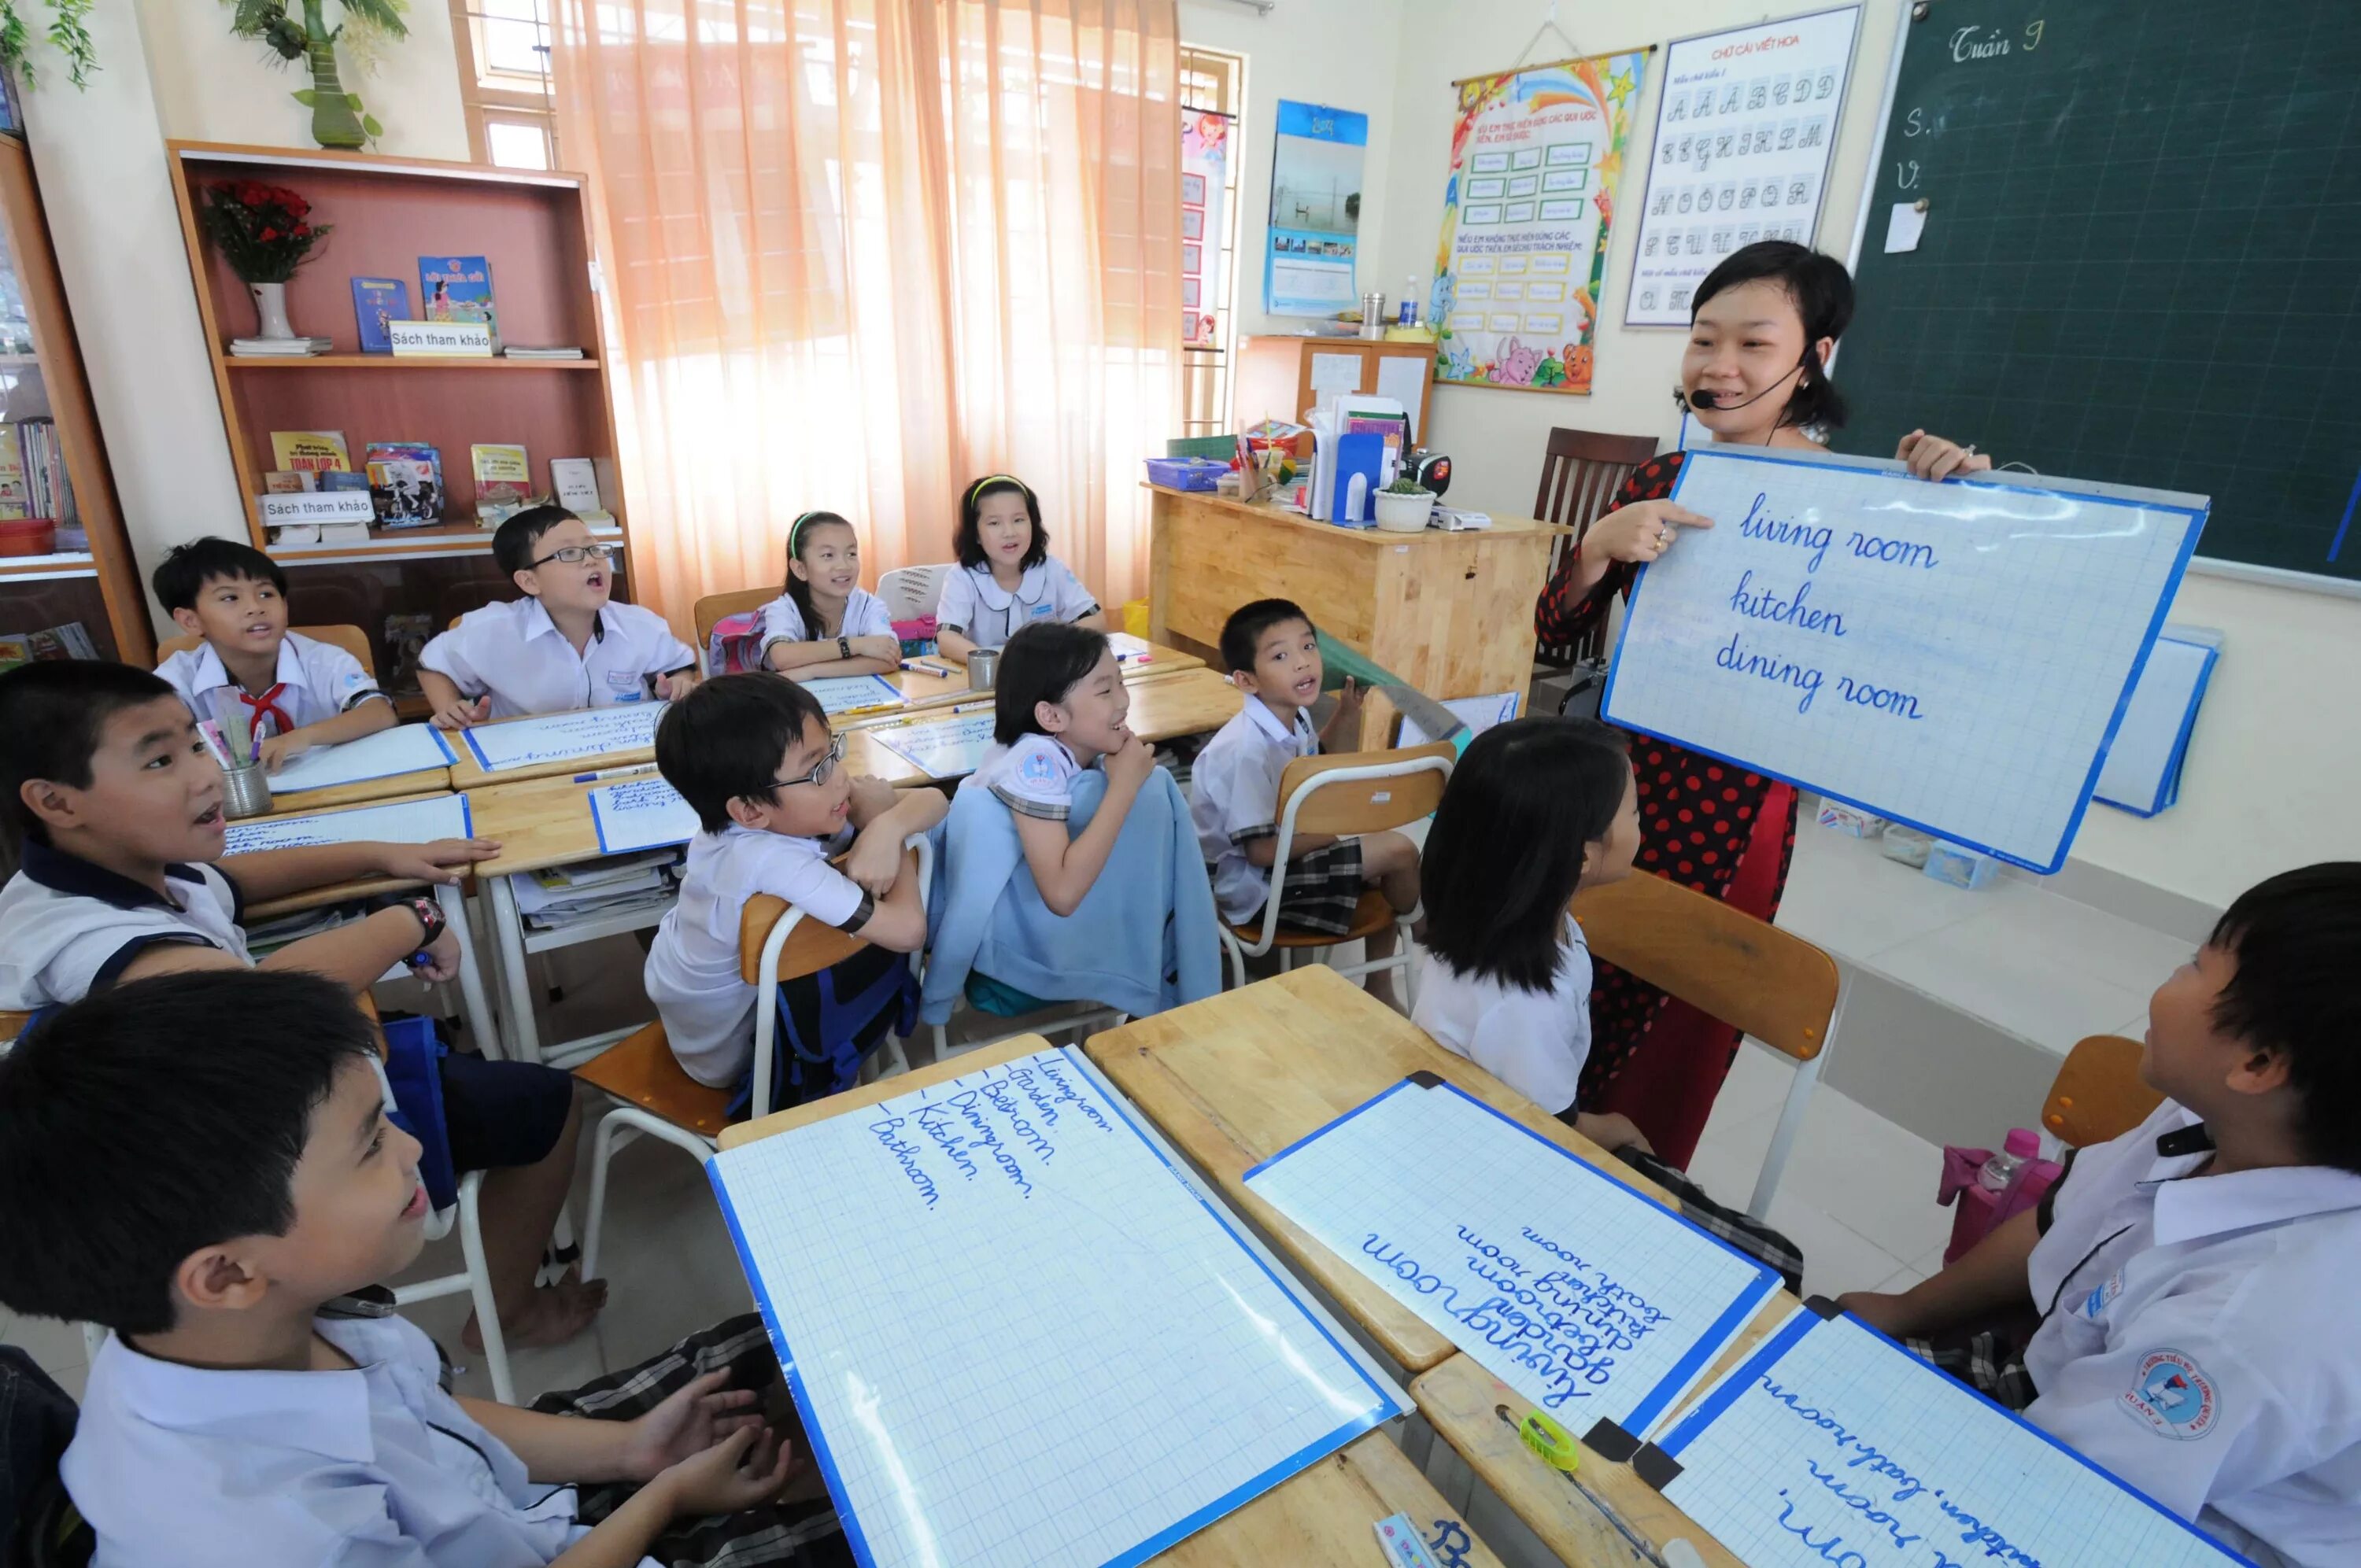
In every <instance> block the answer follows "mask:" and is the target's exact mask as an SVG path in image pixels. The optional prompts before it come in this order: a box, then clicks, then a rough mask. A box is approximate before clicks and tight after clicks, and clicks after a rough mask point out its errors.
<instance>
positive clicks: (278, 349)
mask: <svg viewBox="0 0 2361 1568" xmlns="http://www.w3.org/2000/svg"><path fill="white" fill-rule="evenodd" d="M330 346H331V345H330V344H329V341H328V339H326V338H324V337H236V338H232V339H231V340H230V345H229V351H230V353H231V354H232V355H234V356H236V357H237V358H240V359H308V358H310V357H311V356H313V355H315V354H325V353H327V352H328V349H329V347H330Z"/></svg>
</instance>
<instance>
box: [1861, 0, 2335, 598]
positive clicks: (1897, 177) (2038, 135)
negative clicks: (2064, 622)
mask: <svg viewBox="0 0 2361 1568" xmlns="http://www.w3.org/2000/svg"><path fill="white" fill-rule="evenodd" d="M1916 9H1917V10H1919V11H1922V12H1924V16H1922V17H1920V18H1918V19H1916V20H1905V22H1904V23H1903V27H1904V29H1905V42H1904V44H1903V55H1902V64H1901V70H1900V73H1899V75H1898V76H1897V78H1896V80H1895V83H1894V103H1893V108H1892V112H1891V114H1890V115H1889V116H1888V118H1887V121H1886V126H1885V137H1884V142H1883V147H1882V148H1880V151H1879V156H1878V166H1877V169H1876V171H1875V174H1876V177H1875V180H1874V181H1873V182H1872V186H1871V188H1870V193H1869V204H1868V214H1867V225H1866V227H1865V229H1864V231H1863V233H1862V236H1861V257H1860V258H1859V263H1858V265H1857V267H1856V269H1855V275H1856V278H1857V280H1858V281H1859V284H1860V311H1859V313H1858V314H1857V315H1856V316H1855V318H1854V325H1853V328H1852V330H1851V332H1850V333H1849V334H1847V336H1846V339H1845V342H1844V345H1843V347H1842V350H1841V351H1840V353H1839V356H1838V359H1837V367H1836V379H1837V384H1838V386H1839V387H1840V388H1841V389H1843V390H1844V392H1845V395H1846V397H1847V399H1848V400H1849V401H1850V403H1851V405H1852V410H1853V420H1852V423H1851V425H1850V427H1849V428H1848V429H1847V431H1846V432H1845V434H1844V437H1843V439H1842V442H1841V444H1842V445H1843V446H1844V447H1845V448H1846V449H1847V450H1849V451H1856V452H1875V453H1880V454H1885V453H1890V452H1891V451H1892V450H1893V444H1894V441H1896V440H1897V439H1898V438H1899V437H1901V436H1902V435H1903V434H1904V433H1906V432H1907V431H1908V430H1910V429H1911V428H1912V427H1913V426H1914V425H1923V426H1924V427H1926V428H1927V429H1928V430H1932V431H1937V432H1939V433H1942V434H1944V435H1948V436H1950V437H1952V438H1953V439H1955V440H1960V441H1973V442H1975V443H1976V444H1977V445H1978V447H1979V448H1980V449H1981V450H1982V451H1985V452H1989V453H1992V454H1993V455H1994V458H1995V460H1996V461H2008V460H2010V459H2020V460H2022V461H2024V462H2026V463H2028V464H2030V465H2032V466H2034V467H2035V468H2037V469H2038V470H2040V471H2041V472H2043V473H2045V474H2057V475H2059V476H2063V477H2073V478H2080V479H2100V480H2109V481H2113V482H2115V483H2119V484H2131V485H2153V486H2159V487H2163V488H2169V489H2177V490H2192V491H2195V492H2197V493H2198V494H2201V495H2205V496H2210V497H2212V498H2213V516H2212V518H2211V520H2210V521H2208V522H2207V524H2206V528H2205V533H2204V536H2203V538H2202V540H2200V542H2199V543H2198V551H2199V554H2203V555H2209V556H2213V557H2217V558H2220V559H2224V560H2229V561H2238V562H2246V563H2249V564H2252V565H2263V566H2275V567H2282V568H2285V569H2287V570H2290V571H2296V572H2305V573H2311V574H2315V575H2318V576H2327V577H2334V578H2340V579H2344V580H2345V581H2361V518H2356V499H2361V4H2356V0H2246V3H2245V4H2235V5H2225V4H2222V3H2221V0H1929V3H1928V4H1926V5H1921V6H1918V7H1916ZM1905 15H1906V13H1905ZM1921 198H1923V199H1924V200H1925V201H1926V202H1927V204H1928V205H1927V228H1926V233H1925V235H1924V236H1923V237H1922V239H1921V240H1920V242H1919V245H1918V248H1917V249H1916V250H1914V251H1905V252H1901V253H1897V254H1893V255H1889V254H1887V253H1886V252H1885V248H1884V247H1885V237H1886V226H1887V220H1888V216H1889V214H1890V213H1891V211H1892V208H1893V206H1894V203H1908V202H1915V201H1917V200H1919V199H1921Z"/></svg>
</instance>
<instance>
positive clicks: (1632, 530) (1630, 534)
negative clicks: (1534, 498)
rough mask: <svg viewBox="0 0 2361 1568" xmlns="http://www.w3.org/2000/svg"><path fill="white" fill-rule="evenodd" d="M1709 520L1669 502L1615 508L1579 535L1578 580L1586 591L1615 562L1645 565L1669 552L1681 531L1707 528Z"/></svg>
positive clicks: (1641, 503)
mask: <svg viewBox="0 0 2361 1568" xmlns="http://www.w3.org/2000/svg"><path fill="white" fill-rule="evenodd" d="M1712 526H1713V519H1711V518H1709V517H1706V516H1704V515H1702V514H1700V513H1697V512H1693V511H1691V510H1688V508H1686V507H1681V506H1675V505H1674V504H1673V503H1672V502H1670V501H1639V502H1636V503H1634V504H1633V505H1631V506H1628V507H1619V508H1618V509H1616V510H1613V511H1610V512H1609V513H1608V514H1607V515H1606V516H1605V517H1602V518H1600V519H1599V520H1598V521H1597V522H1594V523H1592V524H1591V525H1590V532H1587V533H1586V534H1584V535H1583V536H1582V581H1583V587H1585V588H1586V589H1587V588H1588V587H1590V586H1591V585H1592V584H1594V583H1596V582H1598V580H1599V579H1600V578H1601V577H1604V576H1606V575H1607V569H1608V567H1609V566H1611V565H1614V564H1615V563H1616V562H1618V561H1631V562H1635V563H1637V564H1639V565H1643V566H1644V565H1647V564H1648V563H1649V562H1651V561H1653V560H1656V559H1657V558H1659V557H1660V556H1662V555H1663V554H1664V552H1665V551H1667V550H1670V549H1671V548H1672V547H1673V545H1674V543H1675V542H1676V541H1677V540H1678V539H1679V538H1680V534H1681V530H1682V529H1684V528H1711V527H1712Z"/></svg>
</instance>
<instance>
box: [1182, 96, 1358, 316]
mask: <svg viewBox="0 0 2361 1568" xmlns="http://www.w3.org/2000/svg"><path fill="white" fill-rule="evenodd" d="M1272 141H1273V143H1274V146H1273V148H1272V151H1271V155H1270V227H1269V230H1268V233H1267V234H1266V235H1265V236H1264V240H1263V244H1264V247H1265V249H1264V254H1263V264H1262V308H1263V310H1264V311H1265V312H1266V313H1268V314H1270V315H1274V316H1333V315H1334V314H1335V313H1337V312H1339V311H1345V310H1351V309H1352V308H1353V307H1354V306H1355V305H1356V304H1357V303H1358V302H1359V294H1358V293H1357V291H1356V290H1355V289H1354V287H1353V253H1354V251H1355V250H1356V247H1358V246H1359V244H1360V235H1361V158H1362V154H1363V153H1364V152H1365V151H1366V150H1367V147H1368V143H1369V116H1368V115H1360V114H1356V113H1354V112H1353V111H1352V110H1350V109H1330V108H1324V107H1323V106H1322V105H1320V104H1298V103H1294V102H1292V101H1290V100H1289V99H1285V98H1281V99H1280V100H1279V135H1278V136H1276V137H1273V138H1272ZM1187 231H1188V225H1187V214H1185V213H1184V214H1182V225H1181V232H1182V233H1183V234H1184V235H1185V234H1186V233H1187Z"/></svg>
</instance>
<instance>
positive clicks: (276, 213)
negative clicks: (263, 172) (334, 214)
mask: <svg viewBox="0 0 2361 1568" xmlns="http://www.w3.org/2000/svg"><path fill="white" fill-rule="evenodd" d="M204 225H205V232H206V233H207V234H208V235H210V236H213V242H214V245H216V246H218V247H220V249H221V253H222V255H223V256H224V257H225V258H227V260H228V262H229V265H230V269H231V270H232V271H234V272H236V274H237V275H238V277H240V278H241V279H243V280H246V281H247V282H248V283H284V282H286V281H287V280H289V279H290V278H292V277H293V276H295V269H297V268H298V267H301V266H302V265H303V259H304V258H306V257H307V256H309V255H311V253H312V247H313V246H315V245H318V244H319V243H320V242H321V241H322V240H324V239H325V238H327V237H328V229H329V225H326V224H315V223H313V221H312V203H309V202H307V201H305V200H304V199H303V198H302V197H301V196H299V195H297V194H296V193H295V192H292V191H290V190H288V189H287V188H286V187H285V186H283V185H265V184H264V183H262V181H259V180H224V181H217V182H215V183H214V184H212V185H209V186H207V187H206V188H205V198H204Z"/></svg>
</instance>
